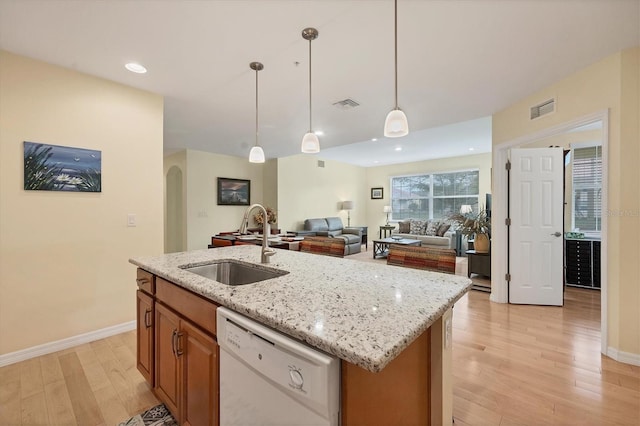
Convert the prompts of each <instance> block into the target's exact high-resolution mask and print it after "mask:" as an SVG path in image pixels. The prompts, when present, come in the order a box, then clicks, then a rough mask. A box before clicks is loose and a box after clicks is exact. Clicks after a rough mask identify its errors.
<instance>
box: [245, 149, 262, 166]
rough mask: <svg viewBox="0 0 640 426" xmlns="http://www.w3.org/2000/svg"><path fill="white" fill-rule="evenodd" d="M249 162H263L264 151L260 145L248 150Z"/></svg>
mask: <svg viewBox="0 0 640 426" xmlns="http://www.w3.org/2000/svg"><path fill="white" fill-rule="evenodd" d="M249 162H250V163H264V151H263V150H262V147H261V146H254V147H253V148H251V151H249Z"/></svg>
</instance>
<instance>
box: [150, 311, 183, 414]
mask: <svg viewBox="0 0 640 426" xmlns="http://www.w3.org/2000/svg"><path fill="white" fill-rule="evenodd" d="M155 328H156V333H155V339H156V353H155V359H156V362H155V364H156V365H155V367H156V368H155V371H156V374H155V376H156V377H155V388H154V389H155V391H156V396H157V397H158V398H159V399H160V400H161V401H162V402H164V403H165V405H166V406H167V408H169V411H171V413H172V414H173V415H174V416H175V417H176V419H179V418H180V398H179V395H180V370H179V368H178V356H177V350H176V346H177V340H178V338H179V332H180V318H179V317H178V316H177V315H176V314H175V313H173V312H172V311H171V310H170V309H169V308H167V307H165V306H164V305H162V304H161V303H156V324H155Z"/></svg>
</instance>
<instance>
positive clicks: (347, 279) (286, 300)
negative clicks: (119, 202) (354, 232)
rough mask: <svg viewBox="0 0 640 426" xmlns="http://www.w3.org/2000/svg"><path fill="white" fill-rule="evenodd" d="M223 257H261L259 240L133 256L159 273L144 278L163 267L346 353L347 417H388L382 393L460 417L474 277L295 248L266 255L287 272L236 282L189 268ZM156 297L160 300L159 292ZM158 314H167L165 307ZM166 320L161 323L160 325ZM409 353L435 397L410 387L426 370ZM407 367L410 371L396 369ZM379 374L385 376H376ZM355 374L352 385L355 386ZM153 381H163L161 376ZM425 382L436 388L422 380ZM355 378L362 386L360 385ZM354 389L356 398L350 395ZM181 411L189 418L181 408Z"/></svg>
mask: <svg viewBox="0 0 640 426" xmlns="http://www.w3.org/2000/svg"><path fill="white" fill-rule="evenodd" d="M220 259H233V260H238V261H244V262H250V263H254V264H257V266H261V265H260V264H259V259H260V247H257V246H234V247H227V248H223V249H214V250H199V251H192V252H184V253H175V254H167V255H162V256H153V257H137V258H134V259H131V260H130V262H131V263H133V264H135V265H137V266H139V267H140V268H141V269H142V270H143V271H147V272H148V273H150V276H152V278H145V279H156V277H157V278H158V279H159V282H161V283H162V286H164V287H167V285H166V284H170V285H172V286H176V287H179V288H182V289H186V290H188V291H189V292H190V294H191V293H193V294H195V295H198V296H200V297H201V298H203V300H208V301H211V302H214V303H215V304H217V305H218V306H225V307H227V308H229V309H232V310H234V311H236V312H238V313H240V314H242V315H245V316H247V317H249V318H251V319H253V320H255V321H258V322H260V323H262V324H264V325H267V326H269V327H271V328H273V329H275V330H277V331H280V332H282V333H285V334H287V335H289V336H291V337H293V338H295V339H299V340H301V341H303V342H306V343H307V344H309V345H311V346H313V347H315V348H318V349H320V350H322V351H325V352H327V353H329V354H332V355H335V356H337V357H338V358H340V359H341V360H342V363H343V366H342V372H343V374H342V376H343V387H342V394H343V410H342V416H343V417H342V423H343V424H345V425H346V424H350V423H358V422H359V421H368V420H366V419H370V418H377V419H379V420H380V423H382V422H384V421H385V420H384V418H383V417H380V416H379V414H376V410H375V407H376V406H378V409H380V407H379V405H380V403H381V401H387V405H386V406H384V407H382V409H383V410H384V411H387V412H391V413H393V412H394V411H397V410H398V409H399V407H397V406H396V403H395V402H394V401H396V400H397V401H398V403H403V404H406V403H411V404H413V405H420V404H426V405H428V406H427V407H413V408H415V410H416V411H421V412H422V411H425V410H426V413H427V414H426V415H427V416H428V417H429V418H430V422H431V423H432V424H442V423H447V422H450V421H451V417H450V416H451V413H450V404H451V395H450V392H451V389H450V381H449V380H450V379H449V377H450V368H451V366H450V350H451V349H450V346H451V345H450V327H451V325H450V310H451V308H452V306H453V304H454V303H455V302H456V301H457V300H458V299H459V298H460V297H462V296H463V295H464V294H465V293H466V292H467V291H468V289H469V288H470V286H471V282H470V280H468V279H467V278H465V277H460V276H454V275H446V274H440V273H433V272H427V271H419V270H413V269H408V268H400V267H393V266H387V265H375V264H372V263H365V262H358V261H355V260H349V259H338V258H332V257H326V256H318V255H312V254H307V253H300V252H291V251H278V253H277V254H276V255H275V256H273V257H272V258H271V263H270V264H269V265H264V266H268V267H270V268H275V269H279V270H283V271H287V272H288V274H286V275H283V276H280V277H277V278H273V279H269V280H266V281H261V282H257V283H254V284H247V285H242V286H228V285H225V284H221V283H218V282H216V281H213V280H210V279H207V278H204V277H201V276H199V275H196V274H194V273H192V272H189V271H187V270H185V269H184V268H187V267H192V266H197V265H202V264H207V263H210V262H212V261H216V260H220ZM139 276H140V274H139ZM139 284H140V281H139ZM159 288H160V287H159ZM167 288H169V287H167ZM165 293H167V292H165ZM169 293H170V292H169ZM164 297H167V296H164ZM176 297H179V296H176ZM145 300H146V299H145ZM165 300H166V299H165ZM163 303H164V302H163V300H160V301H159V303H156V304H157V305H159V306H160V307H163V306H162V304H163ZM150 305H151V308H153V301H151V303H150ZM212 305H213V304H212ZM145 306H146V305H145ZM214 306H215V305H214ZM171 307H172V308H174V309H176V308H175V307H174V306H171ZM163 308H164V307H163ZM187 314H188V313H185V315H187ZM138 318H139V322H142V321H144V324H145V325H146V324H148V323H150V321H149V320H148V319H147V311H146V310H145V312H144V315H143V316H141V312H140V309H139V315H138ZM155 318H156V319H158V315H157V312H156V315H155ZM155 322H156V323H157V322H158V321H155ZM160 325H161V324H156V334H157V330H158V328H159V327H160ZM445 325H446V326H448V327H445ZM446 328H448V330H449V332H448V334H449V336H447V330H446ZM139 329H140V327H139ZM178 334H179V333H178ZM172 337H173V336H172ZM156 343H157V342H156ZM151 352H152V353H153V350H151ZM156 355H157V354H156ZM404 358H412V359H413V358H415V361H411V362H418V363H421V364H423V367H424V369H426V371H427V373H428V374H427V375H426V376H427V377H424V378H419V380H422V381H423V382H424V383H423V384H422V385H421V384H420V383H419V382H416V383H412V384H411V385H412V386H414V387H415V386H418V387H421V389H420V390H421V391H424V392H425V395H424V398H427V401H422V402H419V401H418V400H415V395H413V393H414V392H413V391H411V390H409V389H403V388H401V386H403V384H404V383H407V380H409V381H411V380H413V376H415V375H417V373H416V372H415V371H411V370H412V369H413V368H414V367H412V366H411V364H407V365H404V364H405V361H403V360H404ZM420 358H424V359H420ZM157 367H158V366H157V363H156V368H157ZM407 369H408V370H409V371H405V370H407ZM401 374H406V375H407V377H399V376H398V377H395V376H397V375H401ZM390 375H393V376H394V377H389V376H390ZM148 380H149V379H148ZM377 381H380V383H377V384H376V382H377ZM349 382H351V383H353V385H352V387H351V388H346V387H345V386H347V385H348V383H349ZM150 383H152V385H154V381H153V380H150ZM425 383H426V385H428V388H429V389H422V388H424V387H425ZM354 386H359V387H360V388H358V389H357V392H355V388H354ZM391 386H393V388H389V387H391ZM154 389H155V385H154ZM412 389H413V388H412ZM367 392H369V393H371V395H368V394H367ZM385 392H387V393H388V394H389V395H385ZM403 392H410V393H411V395H409V394H405V395H403ZM348 398H351V399H353V401H350V402H349V403H348V404H347V403H346V399H348ZM394 398H395V399H394ZM161 399H162V398H161ZM179 399H180V398H179ZM412 401H413V402H412ZM362 404H365V406H361V405H362ZM183 405H186V404H183ZM363 410H366V411H368V412H370V413H371V417H358V414H359V413H358V412H359V411H363ZM178 411H180V412H181V411H182V410H179V409H178ZM178 417H179V419H181V420H182V421H184V420H185V417H184V416H182V415H179V416H178ZM402 418H408V417H406V416H403V417H402ZM350 419H353V420H350ZM408 422H409V423H410V422H411V421H410V420H408ZM387 423H388V421H387Z"/></svg>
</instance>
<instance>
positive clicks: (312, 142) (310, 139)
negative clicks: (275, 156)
mask: <svg viewBox="0 0 640 426" xmlns="http://www.w3.org/2000/svg"><path fill="white" fill-rule="evenodd" d="M302 38H303V39H305V40H309V132H308V133H306V134H305V135H304V137H303V138H302V152H304V153H305V154H315V153H317V152H320V141H319V140H318V136H317V135H316V134H315V133H313V130H311V129H312V121H311V40H315V39H316V38H318V30H316V29H315V28H305V29H304V30H302Z"/></svg>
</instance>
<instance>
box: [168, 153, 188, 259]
mask: <svg viewBox="0 0 640 426" xmlns="http://www.w3.org/2000/svg"><path fill="white" fill-rule="evenodd" d="M186 170H187V151H186V150H182V151H179V152H177V153H174V154H172V155H168V156H165V157H164V252H165V253H175V252H178V251H184V250H186V247H187V221H186V220H184V218H185V217H186V216H187V199H186V194H187V176H186V173H185V171H186Z"/></svg>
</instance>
